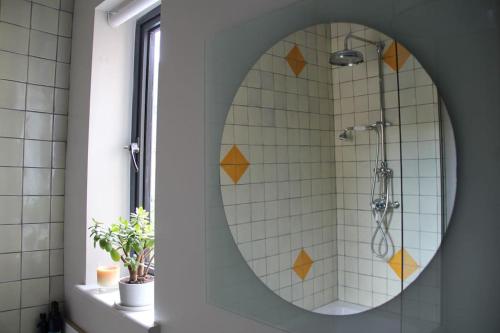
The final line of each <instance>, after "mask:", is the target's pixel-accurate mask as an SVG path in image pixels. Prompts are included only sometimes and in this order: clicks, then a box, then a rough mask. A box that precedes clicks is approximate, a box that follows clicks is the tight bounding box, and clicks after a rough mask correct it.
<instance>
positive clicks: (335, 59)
mask: <svg viewBox="0 0 500 333" xmlns="http://www.w3.org/2000/svg"><path fill="white" fill-rule="evenodd" d="M350 39H357V40H360V41H362V42H365V43H367V44H371V45H374V46H375V47H376V48H377V53H378V54H379V57H380V55H381V53H382V50H383V49H384V43H383V42H375V41H372V40H369V39H365V38H362V37H359V36H356V35H353V34H352V33H348V34H347V36H346V37H345V39H344V49H343V50H341V51H337V52H333V53H332V54H331V55H330V60H329V61H330V64H331V65H336V66H353V65H357V64H360V63H362V62H363V61H364V56H363V53H361V52H360V51H357V50H353V49H352V47H351V48H349V40H350Z"/></svg>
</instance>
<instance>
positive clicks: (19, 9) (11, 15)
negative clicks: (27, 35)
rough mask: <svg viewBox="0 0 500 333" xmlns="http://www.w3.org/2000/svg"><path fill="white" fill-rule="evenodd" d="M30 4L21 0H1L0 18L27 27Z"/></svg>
mask: <svg viewBox="0 0 500 333" xmlns="http://www.w3.org/2000/svg"><path fill="white" fill-rule="evenodd" d="M30 14H31V4H30V3H29V2H27V1H23V0H2V2H1V3H0V20H2V21H4V22H8V23H13V24H17V25H22V26H23V27H26V28H29V24H30Z"/></svg>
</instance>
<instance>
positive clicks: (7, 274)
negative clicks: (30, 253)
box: [0, 253, 21, 282]
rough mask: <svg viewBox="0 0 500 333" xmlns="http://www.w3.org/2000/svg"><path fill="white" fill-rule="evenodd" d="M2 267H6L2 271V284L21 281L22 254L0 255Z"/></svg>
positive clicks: (0, 274) (0, 273) (0, 271)
mask: <svg viewBox="0 0 500 333" xmlns="http://www.w3.org/2000/svg"><path fill="white" fill-rule="evenodd" d="M0 267H4V269H1V270H0V282H9V281H16V280H19V279H20V278H21V254H20V253H6V254H0ZM7 268H8V269H7Z"/></svg>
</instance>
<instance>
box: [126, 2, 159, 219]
mask: <svg viewBox="0 0 500 333" xmlns="http://www.w3.org/2000/svg"><path fill="white" fill-rule="evenodd" d="M159 28H160V7H156V8H155V9H153V10H151V11H150V12H149V13H147V14H146V15H144V16H143V17H142V18H140V19H139V20H138V21H137V25H136V33H135V53H134V94H133V105H132V107H133V109H132V110H133V111H132V133H131V142H136V143H138V146H139V153H138V154H135V157H136V159H137V160H136V162H137V166H138V167H139V170H137V169H136V166H135V165H134V161H132V160H131V163H130V211H134V210H135V208H136V207H144V208H145V209H146V210H149V209H150V207H149V202H150V196H149V193H150V179H151V164H150V158H151V146H150V142H151V112H152V109H151V106H152V98H151V96H152V95H151V94H150V93H149V92H150V89H152V78H153V75H152V72H153V70H154V67H153V65H152V60H153V56H154V54H153V52H152V47H151V46H152V44H151V36H152V34H153V33H154V32H155V31H157V30H158V29H159Z"/></svg>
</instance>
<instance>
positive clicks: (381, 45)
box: [344, 32, 384, 50]
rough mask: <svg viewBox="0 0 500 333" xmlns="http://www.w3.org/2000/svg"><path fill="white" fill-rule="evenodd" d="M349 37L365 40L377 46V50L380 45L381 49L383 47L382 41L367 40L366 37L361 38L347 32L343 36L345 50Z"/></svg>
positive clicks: (347, 46) (347, 47)
mask: <svg viewBox="0 0 500 333" xmlns="http://www.w3.org/2000/svg"><path fill="white" fill-rule="evenodd" d="M349 39H357V40H359V41H361V42H365V43H368V44H371V45H375V46H376V47H377V50H378V49H379V48H380V47H381V48H382V50H383V49H384V43H383V42H375V41H373V40H369V39H366V38H363V37H359V36H356V35H354V34H353V33H352V32H349V33H348V34H347V35H346V36H345V38H344V49H345V50H347V49H349Z"/></svg>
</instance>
